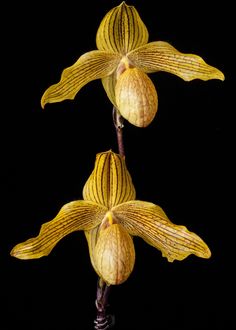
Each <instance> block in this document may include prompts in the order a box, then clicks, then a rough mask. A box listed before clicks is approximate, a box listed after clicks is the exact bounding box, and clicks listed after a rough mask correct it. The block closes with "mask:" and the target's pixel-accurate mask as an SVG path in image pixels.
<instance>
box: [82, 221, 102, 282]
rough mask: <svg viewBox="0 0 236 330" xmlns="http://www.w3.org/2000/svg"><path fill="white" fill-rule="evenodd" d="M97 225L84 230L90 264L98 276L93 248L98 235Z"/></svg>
mask: <svg viewBox="0 0 236 330" xmlns="http://www.w3.org/2000/svg"><path fill="white" fill-rule="evenodd" d="M99 228H100V227H99V226H97V227H95V228H93V229H90V230H86V231H85V232H84V233H85V237H86V239H87V242H88V248H89V255H90V260H91V264H92V266H93V268H94V270H95V272H96V273H97V274H98V276H100V274H99V271H98V269H97V267H96V263H95V260H94V250H95V245H96V243H97V239H98V235H99Z"/></svg>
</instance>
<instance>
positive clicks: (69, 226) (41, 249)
mask: <svg viewBox="0 0 236 330" xmlns="http://www.w3.org/2000/svg"><path fill="white" fill-rule="evenodd" d="M106 212H107V209H106V208H105V207H104V206H101V205H98V204H96V203H94V202H89V201H82V200H79V201H74V202H70V203H68V204H65V205H64V206H63V207H62V208H61V210H60V211H59V213H58V214H57V216H56V217H55V218H54V219H53V220H51V221H49V222H46V223H44V224H43V225H42V226H41V230H40V232H39V235H38V236H37V237H33V238H30V239H28V240H27V241H25V242H23V243H20V244H17V245H16V246H15V247H14V248H13V249H12V250H11V255H12V256H13V257H16V258H19V259H36V258H40V257H43V256H46V255H48V254H49V253H50V252H51V250H52V249H53V248H54V246H55V245H56V244H57V243H58V242H59V241H60V240H61V239H62V238H63V237H65V236H66V235H68V234H70V233H72V232H74V231H77V230H89V229H92V228H94V227H96V226H97V225H98V224H99V223H100V222H101V221H102V219H103V218H104V215H105V214H106Z"/></svg>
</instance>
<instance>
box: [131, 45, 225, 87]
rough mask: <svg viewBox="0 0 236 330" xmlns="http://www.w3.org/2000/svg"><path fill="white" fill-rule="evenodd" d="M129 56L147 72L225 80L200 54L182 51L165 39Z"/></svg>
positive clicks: (186, 77) (183, 77) (139, 49)
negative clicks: (164, 72)
mask: <svg viewBox="0 0 236 330" xmlns="http://www.w3.org/2000/svg"><path fill="white" fill-rule="evenodd" d="M127 57H128V59H129V60H130V62H131V63H132V64H133V65H134V66H136V67H138V68H140V69H141V70H143V71H145V72H156V71H166V72H169V73H172V74H175V75H176V76H179V77H180V78H182V79H184V80H186V81H190V80H192V79H201V80H209V79H220V80H224V74H223V73H222V72H221V71H220V70H218V69H217V68H215V67H213V66H210V65H208V64H207V63H206V62H205V61H204V60H203V59H202V58H201V57H200V56H197V55H193V54H184V53H180V52H179V51H178V50H177V49H175V48H174V47H173V46H171V45H170V44H169V43H167V42H163V41H156V42H150V43H148V44H146V45H144V46H141V47H139V48H138V49H135V50H134V51H132V52H130V53H129V54H128V55H127Z"/></svg>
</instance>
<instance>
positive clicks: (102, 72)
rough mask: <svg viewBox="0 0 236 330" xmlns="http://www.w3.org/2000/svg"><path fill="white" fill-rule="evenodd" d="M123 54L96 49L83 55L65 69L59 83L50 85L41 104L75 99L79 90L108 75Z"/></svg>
mask: <svg viewBox="0 0 236 330" xmlns="http://www.w3.org/2000/svg"><path fill="white" fill-rule="evenodd" d="M120 59H121V56H120V55H119V54H116V53H111V52H106V51H100V50H94V51H91V52H88V53H85V54H84V55H82V56H81V57H80V58H79V59H78V60H77V61H76V62H75V63H74V64H73V65H72V66H70V67H68V68H66V69H65V70H63V72H62V75H61V80H60V82H59V83H57V84H55V85H52V86H50V87H49V88H48V89H47V90H46V91H45V92H44V94H43V96H42V99H41V105H42V107H43V108H44V106H45V104H46V103H54V102H60V101H63V100H66V99H74V97H75V95H76V94H77V93H78V91H79V90H80V89H81V88H82V87H83V86H84V85H86V84H87V83H89V82H90V81H92V80H95V79H100V78H103V77H106V76H108V75H110V74H112V72H113V71H114V70H115V69H116V67H117V66H118V64H119V62H120Z"/></svg>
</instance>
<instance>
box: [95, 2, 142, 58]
mask: <svg viewBox="0 0 236 330" xmlns="http://www.w3.org/2000/svg"><path fill="white" fill-rule="evenodd" d="M147 42H148V31H147V28H146V26H145V25H144V23H143V21H142V20H141V18H140V16H139V14H138V12H137V10H136V9H135V8H134V7H133V6H127V5H126V3H125V2H124V1H123V2H122V3H121V4H120V5H119V6H117V7H114V8H113V9H111V10H110V11H109V12H108V13H107V14H106V15H105V17H104V18H103V20H102V22H101V24H100V26H99V28H98V31H97V37H96V43H97V48H98V49H100V50H108V51H114V52H119V53H120V54H123V55H124V54H126V53H127V52H129V51H130V50H132V49H135V48H137V47H139V46H141V45H144V44H146V43H147Z"/></svg>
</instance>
